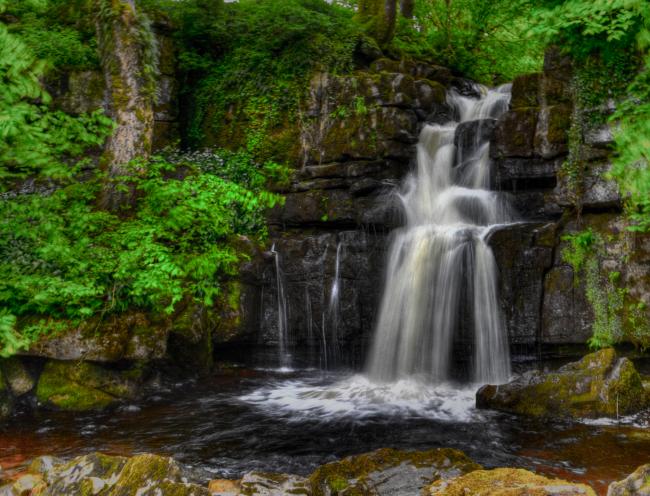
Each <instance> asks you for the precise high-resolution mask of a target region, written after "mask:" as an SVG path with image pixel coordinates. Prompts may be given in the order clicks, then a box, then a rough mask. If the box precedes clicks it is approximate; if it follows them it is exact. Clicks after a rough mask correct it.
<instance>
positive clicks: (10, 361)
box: [0, 357, 36, 396]
mask: <svg viewBox="0 0 650 496" xmlns="http://www.w3.org/2000/svg"><path fill="white" fill-rule="evenodd" d="M0 372H2V374H3V375H4V378H5V381H6V383H7V386H8V388H9V390H10V391H11V394H12V395H14V396H22V395H24V394H26V393H28V392H29V391H31V390H32V389H33V388H34V385H35V384H36V383H35V381H34V378H33V377H32V375H31V374H30V373H29V371H28V370H27V368H26V367H25V365H24V364H23V362H22V361H21V360H20V358H17V357H11V358H1V359H0Z"/></svg>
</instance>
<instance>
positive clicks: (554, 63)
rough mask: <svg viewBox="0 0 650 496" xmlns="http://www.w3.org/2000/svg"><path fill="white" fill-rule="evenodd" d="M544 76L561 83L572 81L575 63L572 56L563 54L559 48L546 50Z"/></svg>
mask: <svg viewBox="0 0 650 496" xmlns="http://www.w3.org/2000/svg"><path fill="white" fill-rule="evenodd" d="M544 74H545V75H547V76H549V77H552V78H553V79H557V80H560V81H566V82H568V81H571V78H572V76H573V62H572V61H571V56H570V55H567V54H564V53H562V49H561V48H560V47H558V46H552V47H549V48H547V49H546V52H545V53H544Z"/></svg>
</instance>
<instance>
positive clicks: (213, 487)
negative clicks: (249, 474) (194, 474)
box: [208, 479, 241, 496]
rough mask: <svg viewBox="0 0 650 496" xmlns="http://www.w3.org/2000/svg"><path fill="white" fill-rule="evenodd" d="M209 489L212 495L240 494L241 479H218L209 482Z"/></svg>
mask: <svg viewBox="0 0 650 496" xmlns="http://www.w3.org/2000/svg"><path fill="white" fill-rule="evenodd" d="M208 491H210V492H211V493H212V496H239V494H240V493H241V481H240V480H230V479H216V480H211V481H210V482H209V483H208Z"/></svg>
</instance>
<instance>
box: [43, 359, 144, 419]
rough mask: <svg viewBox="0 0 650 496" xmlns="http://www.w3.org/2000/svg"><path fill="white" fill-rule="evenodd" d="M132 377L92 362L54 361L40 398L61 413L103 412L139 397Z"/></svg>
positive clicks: (47, 368) (46, 372)
mask: <svg viewBox="0 0 650 496" xmlns="http://www.w3.org/2000/svg"><path fill="white" fill-rule="evenodd" d="M130 375H132V374H130V373H129V372H126V373H124V372H116V371H112V370H108V369H105V368H103V367H100V366H99V365H95V364H92V363H89V362H60V361H55V360H50V361H49V362H47V364H46V365H45V368H44V370H43V373H42V374H41V377H40V378H39V381H38V385H37V387H36V398H37V399H38V401H39V402H40V403H42V404H45V405H48V406H51V407H54V408H57V409H61V410H70V411H87V410H100V409H103V408H106V407H108V406H110V405H112V404H114V403H116V402H118V401H120V400H123V399H127V398H132V397H133V396H134V395H135V389H136V385H135V383H134V381H133V380H132V379H131V378H129V376H130Z"/></svg>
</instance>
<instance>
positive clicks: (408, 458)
mask: <svg viewBox="0 0 650 496" xmlns="http://www.w3.org/2000/svg"><path fill="white" fill-rule="evenodd" d="M404 463H408V464H411V465H413V466H415V467H416V468H423V467H432V468H433V469H434V470H435V469H438V470H448V469H450V468H455V469H457V470H458V471H460V472H467V471H471V470H477V469H479V468H481V467H480V465H477V464H476V463H474V462H473V461H472V460H470V459H469V458H468V457H467V456H465V454H464V453H462V452H460V451H457V450H453V449H435V450H429V451H399V450H395V449H390V448H384V449H380V450H377V451H373V452H372V453H367V454H363V455H358V456H351V457H348V458H344V459H343V460H340V461H338V462H333V463H328V464H326V465H323V466H321V467H319V468H318V469H316V471H314V473H313V474H312V475H311V476H310V477H309V482H310V484H311V487H312V491H313V495H314V496H325V495H329V494H337V492H338V491H343V490H345V494H346V495H357V494H358V495H364V494H368V492H367V490H368V489H367V487H366V486H367V482H368V476H369V475H370V474H372V473H374V472H380V471H382V470H386V469H388V468H391V467H397V466H399V465H401V464H404ZM364 491H365V492H364Z"/></svg>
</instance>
